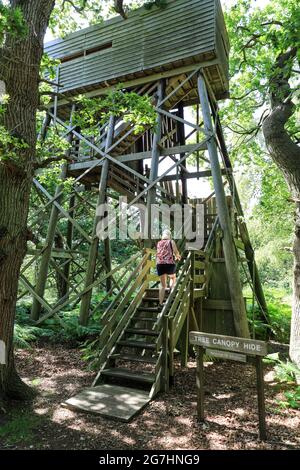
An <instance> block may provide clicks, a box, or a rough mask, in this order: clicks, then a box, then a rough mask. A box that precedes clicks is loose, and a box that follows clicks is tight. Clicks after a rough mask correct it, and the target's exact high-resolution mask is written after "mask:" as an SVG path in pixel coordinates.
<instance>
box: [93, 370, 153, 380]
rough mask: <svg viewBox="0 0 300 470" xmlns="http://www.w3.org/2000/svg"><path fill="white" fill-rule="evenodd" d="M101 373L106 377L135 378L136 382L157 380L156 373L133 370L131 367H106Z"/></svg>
mask: <svg viewBox="0 0 300 470" xmlns="http://www.w3.org/2000/svg"><path fill="white" fill-rule="evenodd" d="M101 375H104V376H105V377H115V378H120V379H126V380H133V381H134V382H142V383H147V384H152V383H153V382H154V381H155V374H150V373H149V372H144V371H138V372H137V371H134V372H133V371H131V370H129V369H121V368H118V367H116V368H113V369H104V370H103V371H102V372H101Z"/></svg>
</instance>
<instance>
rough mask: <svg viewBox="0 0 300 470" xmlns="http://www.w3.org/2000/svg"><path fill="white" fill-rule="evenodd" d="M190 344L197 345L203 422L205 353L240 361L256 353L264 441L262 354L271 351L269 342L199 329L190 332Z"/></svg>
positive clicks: (260, 428) (257, 383)
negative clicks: (268, 349) (268, 346)
mask: <svg viewBox="0 0 300 470" xmlns="http://www.w3.org/2000/svg"><path fill="white" fill-rule="evenodd" d="M190 343H191V344H194V345H196V346H197V378H196V387H197V414H198V418H199V419H200V421H204V367H203V356H204V353H205V352H206V353H207V354H209V355H211V356H215V357H219V358H221V359H229V360H233V361H240V362H247V356H252V359H253V356H255V367H256V386H257V401H258V417H259V437H260V439H261V440H266V439H267V434H266V412H265V396H264V375H263V363H262V356H266V355H267V353H268V352H267V343H265V342H264V341H258V340H254V339H246V338H237V337H235V336H223V335H213V334H210V333H202V332H200V331H191V332H190ZM240 353H243V354H240Z"/></svg>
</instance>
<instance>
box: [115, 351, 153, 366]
mask: <svg viewBox="0 0 300 470" xmlns="http://www.w3.org/2000/svg"><path fill="white" fill-rule="evenodd" d="M109 359H119V360H120V361H129V362H143V363H145V364H156V361H157V358H156V357H147V356H132V355H131V354H120V353H115V354H111V355H110V356H109Z"/></svg>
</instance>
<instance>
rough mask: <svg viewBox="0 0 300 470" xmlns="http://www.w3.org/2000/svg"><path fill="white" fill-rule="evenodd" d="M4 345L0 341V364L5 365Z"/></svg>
mask: <svg viewBox="0 0 300 470" xmlns="http://www.w3.org/2000/svg"><path fill="white" fill-rule="evenodd" d="M5 357H6V354H5V343H4V341H2V340H0V364H6V360H5Z"/></svg>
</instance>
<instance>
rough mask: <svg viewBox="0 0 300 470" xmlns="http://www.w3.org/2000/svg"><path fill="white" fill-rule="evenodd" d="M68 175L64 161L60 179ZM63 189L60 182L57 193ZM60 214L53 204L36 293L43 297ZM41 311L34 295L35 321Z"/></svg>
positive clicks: (33, 315) (33, 317) (58, 200)
mask: <svg viewBox="0 0 300 470" xmlns="http://www.w3.org/2000/svg"><path fill="white" fill-rule="evenodd" d="M66 175H67V164H66V163H64V164H63V165H62V169H61V174H60V179H61V180H64V179H65V178H66ZM62 190H63V184H59V185H58V186H57V187H56V191H55V195H57V194H58V193H61V192H62ZM60 200H61V196H60V197H59V198H58V199H57V202H58V203H60ZM58 216H59V209H58V208H57V207H56V206H55V204H53V206H52V209H51V215H50V220H49V226H48V232H47V237H46V241H45V245H46V248H45V250H44V251H43V255H42V259H41V264H40V269H39V273H38V277H37V283H36V288H35V292H36V294H38V296H39V297H43V296H44V292H45V287H46V282H47V275H48V268H49V263H50V258H51V252H52V246H53V242H54V238H55V232H56V226H57V222H58ZM40 311H41V304H40V302H39V300H38V299H37V297H34V298H33V301H32V309H31V319H32V320H34V321H36V320H38V319H39V316H40Z"/></svg>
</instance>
